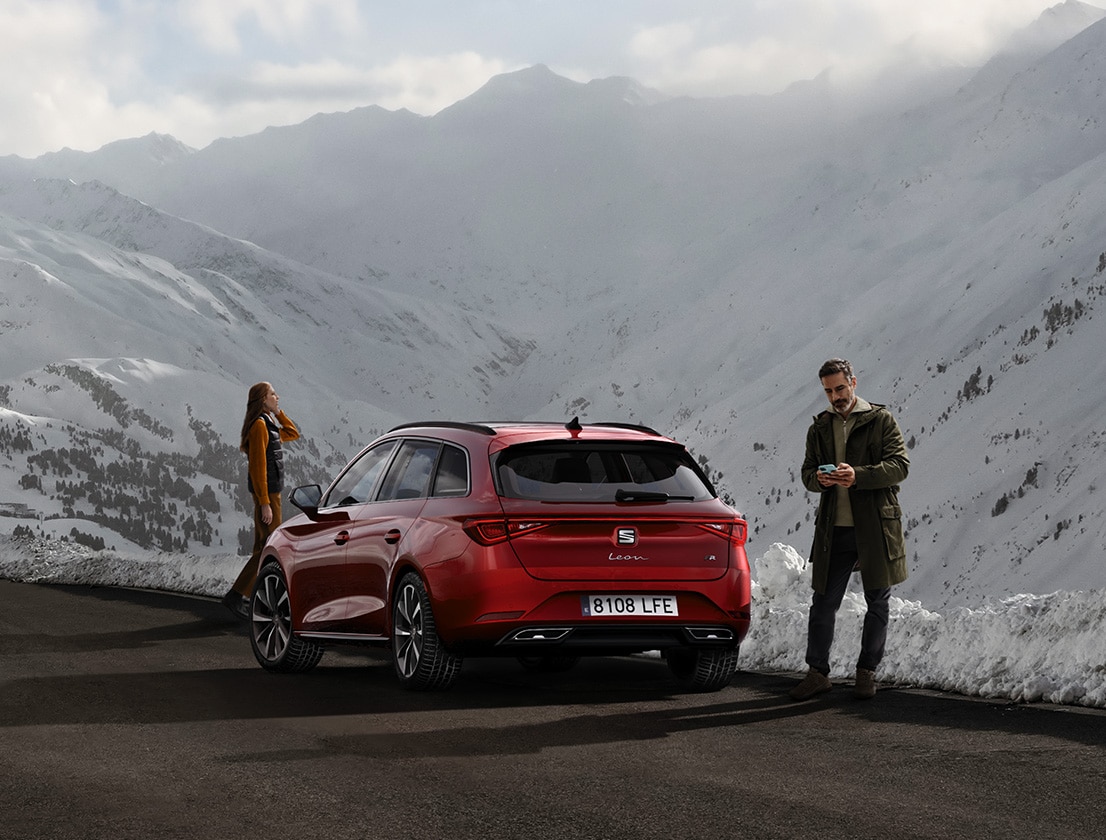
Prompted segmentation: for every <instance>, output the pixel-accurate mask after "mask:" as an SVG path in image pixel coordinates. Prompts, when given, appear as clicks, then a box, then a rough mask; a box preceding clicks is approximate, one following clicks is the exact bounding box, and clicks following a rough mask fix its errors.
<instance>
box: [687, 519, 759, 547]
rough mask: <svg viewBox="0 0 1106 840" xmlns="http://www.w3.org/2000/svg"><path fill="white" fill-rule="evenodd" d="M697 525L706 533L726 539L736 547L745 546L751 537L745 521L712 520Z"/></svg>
mask: <svg viewBox="0 0 1106 840" xmlns="http://www.w3.org/2000/svg"><path fill="white" fill-rule="evenodd" d="M696 524H697V525H698V526H699V527H700V528H702V529H703V530H704V531H708V532H710V533H712V534H718V535H719V536H723V537H725V538H726V539H728V540H729V541H730V542H732V543H733V544H734V545H745V539H746V537H748V535H749V526H748V524H747V523H746V522H745V520H744V519H731V520H729V521H728V522H719V521H718V520H710V521H707V522H697V523H696Z"/></svg>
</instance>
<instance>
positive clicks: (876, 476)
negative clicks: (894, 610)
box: [802, 403, 910, 592]
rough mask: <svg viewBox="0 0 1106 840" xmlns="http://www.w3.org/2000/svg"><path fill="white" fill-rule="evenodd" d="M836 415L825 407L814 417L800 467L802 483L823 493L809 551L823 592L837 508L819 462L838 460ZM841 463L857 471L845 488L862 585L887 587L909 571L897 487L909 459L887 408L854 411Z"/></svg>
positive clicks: (815, 583)
mask: <svg viewBox="0 0 1106 840" xmlns="http://www.w3.org/2000/svg"><path fill="white" fill-rule="evenodd" d="M834 416H835V415H834V412H832V411H828V410H827V411H823V412H822V413H821V414H819V415H818V416H817V417H815V418H814V422H813V423H811V425H810V429H809V430H808V431H807V435H806V456H805V457H804V459H803V467H802V479H803V486H805V487H806V489H807V490H809V491H810V492H812V493H820V494H821V499H820V500H819V503H818V512H817V514H816V516H815V522H814V543H813V545H812V546H811V549H810V561H811V563H812V564H813V565H814V569H813V573H814V577H813V581H812V584H813V587H814V589H815V591H817V592H825V590H826V576H827V573H828V571H829V557H830V549H831V547H832V544H833V522H834V514H835V508H836V506H837V504H836V502H837V494H836V493H835V492H833V491H834V490H835V487H829V488H826V487H823V486H822V485H821V484H819V483H818V478H817V472H818V465H819V464H833V463H837V458H836V457H835V455H834V442H833V418H834ZM845 463H846V464H849V465H850V466H851V467H852V468H853V470H855V472H856V483H855V484H854V485H853V486H852V487H850V488H849V491H848V492H849V503H850V505H851V506H852V514H853V525H854V527H855V529H856V546H857V551H858V553H859V559H860V576H861V579H862V581H863V584H864V588H865V589H886V588H888V587H891V586H893V585H894V584H896V583H902V582H903V581H904V580H906V575H907V572H906V542H905V540H904V539H903V531H902V508H900V507H899V496H898V492H899V487H898V485H899V482H901V481H902V480H903V479H904V478H906V474H907V472H908V470H909V469H910V459H909V458H908V457H907V455H906V444H905V443H904V442H903V438H902V432H901V431H899V425H898V423H896V422H895V418H894V417H892V416H891V412H890V411H888V410H887V407H886V406H883V405H876V404H874V403H873V404H872V410H871V411H864V412H861V413H859V414H857V415H856V425H855V426H854V427H853V429H852V430H851V431H850V432H849V437H848V440H846V442H845Z"/></svg>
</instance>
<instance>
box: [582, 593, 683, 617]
mask: <svg viewBox="0 0 1106 840" xmlns="http://www.w3.org/2000/svg"><path fill="white" fill-rule="evenodd" d="M580 606H581V608H582V609H583V613H584V615H585V616H588V617H590V618H605V617H607V616H626V615H636V616H640V617H642V618H655V617H663V616H670V615H679V614H680V612H679V610H678V609H677V607H676V596H675V595H584V596H583V597H582V598H581V599H580Z"/></svg>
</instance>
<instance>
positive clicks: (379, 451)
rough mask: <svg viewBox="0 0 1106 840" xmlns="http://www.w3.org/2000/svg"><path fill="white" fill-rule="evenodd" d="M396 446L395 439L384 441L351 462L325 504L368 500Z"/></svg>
mask: <svg viewBox="0 0 1106 840" xmlns="http://www.w3.org/2000/svg"><path fill="white" fill-rule="evenodd" d="M395 448H396V443H395V441H394V440H392V441H388V442H387V443H382V444H381V445H380V446H374V447H373V448H372V449H370V450H369V451H368V452H366V453H365V454H364V455H362V456H361V457H360V458H358V459H357V460H356V461H354V462H353V463H352V464H350V466H349V469H347V470H346V471H345V472H344V473H342V475H341V477H340V478H339V479H338V480H337V481H336V482H335V483H334V486H333V487H332V488H331V489H330V492H329V493H328V494H327V497H326V502H325V503H324V504H325V506H326V507H335V506H338V505H357V504H362V503H363V502H367V501H368V500H369V496H370V494H371V493H372V491H373V487H375V486H376V480H377V479H378V478H379V477H380V472H381V470H383V469H384V465H385V464H387V463H388V456H389V455H391V454H392V450H393V449H395Z"/></svg>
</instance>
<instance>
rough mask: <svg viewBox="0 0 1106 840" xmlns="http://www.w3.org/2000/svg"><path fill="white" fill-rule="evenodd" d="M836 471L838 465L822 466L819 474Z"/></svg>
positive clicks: (819, 468)
mask: <svg viewBox="0 0 1106 840" xmlns="http://www.w3.org/2000/svg"><path fill="white" fill-rule="evenodd" d="M836 469H837V464H822V465H821V466H820V467H818V472H820V473H831V472H833V471H834V470H836Z"/></svg>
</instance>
